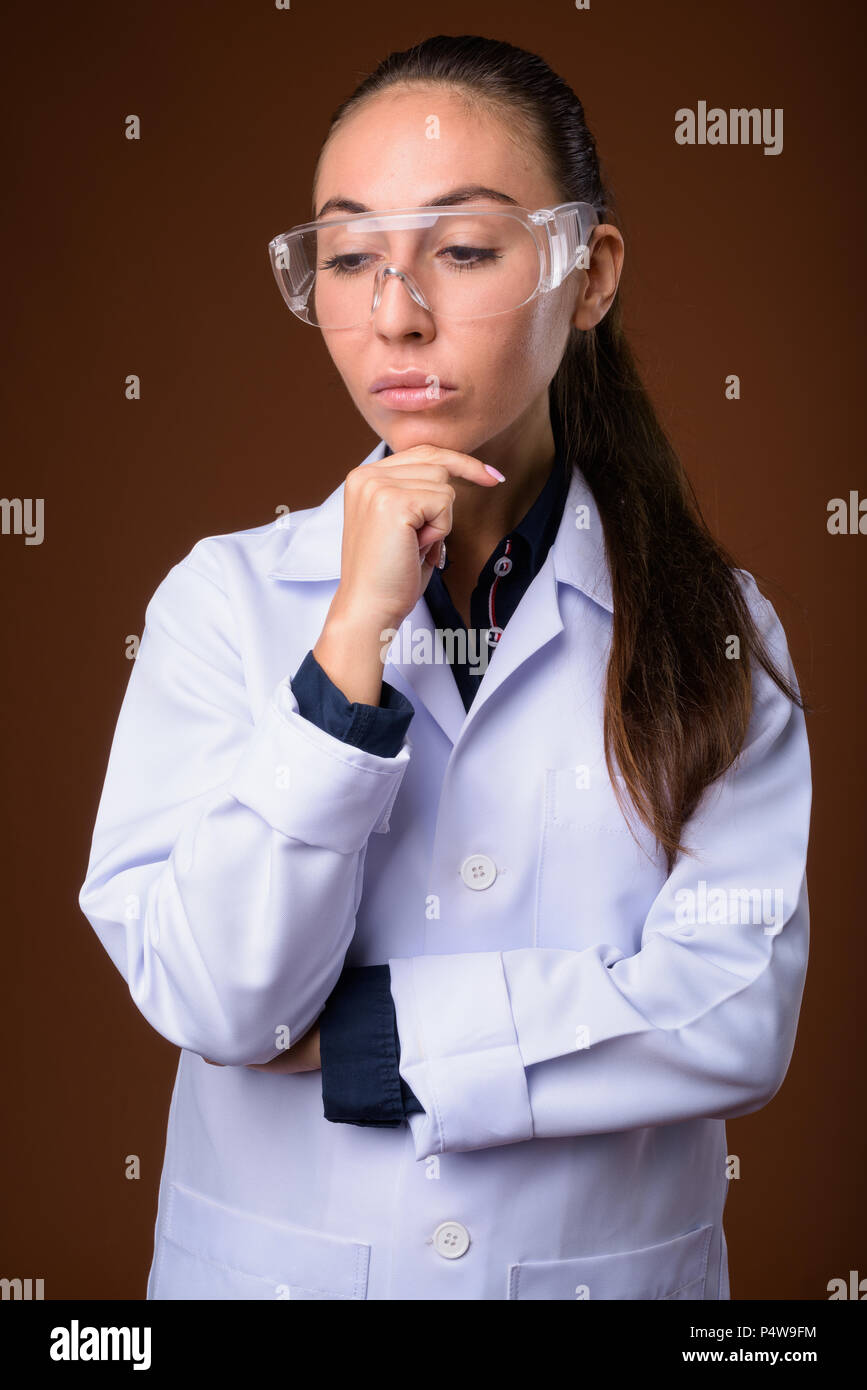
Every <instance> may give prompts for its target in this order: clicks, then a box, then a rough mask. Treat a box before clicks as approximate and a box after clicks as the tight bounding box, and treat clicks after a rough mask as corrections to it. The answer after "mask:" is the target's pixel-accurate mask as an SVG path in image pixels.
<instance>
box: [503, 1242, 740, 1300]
mask: <svg viewBox="0 0 867 1390" xmlns="http://www.w3.org/2000/svg"><path fill="white" fill-rule="evenodd" d="M712 1233H713V1225H707V1226H699V1227H698V1228H697V1229H696V1230H694V1231H687V1232H686V1233H685V1234H684V1235H681V1236H675V1238H674V1240H668V1241H664V1242H663V1243H662V1244H661V1245H645V1246H643V1247H642V1248H641V1249H640V1250H626V1251H623V1252H622V1253H620V1254H617V1255H586V1256H580V1257H579V1258H578V1259H576V1260H537V1261H532V1260H531V1261H528V1262H526V1263H524V1264H513V1265H509V1271H508V1292H507V1295H506V1296H507V1298H525V1299H526V1298H536V1299H576V1300H579V1301H581V1300H584V1299H594V1298H596V1299H600V1298H602V1299H621V1298H631V1299H660V1300H662V1299H703V1298H704V1288H705V1278H706V1275H707V1256H708V1250H709V1248H710V1238H711V1235H712Z"/></svg>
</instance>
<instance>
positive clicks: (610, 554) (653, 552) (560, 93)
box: [313, 35, 807, 872]
mask: <svg viewBox="0 0 867 1390" xmlns="http://www.w3.org/2000/svg"><path fill="white" fill-rule="evenodd" d="M407 83H422V84H424V85H425V86H430V85H433V84H436V83H440V84H442V85H444V86H446V87H448V88H450V89H452V90H453V91H454V92H455V93H456V94H457V95H459V96H462V97H464V99H466V100H467V102H468V104H469V106H470V107H471V108H472V107H473V106H475V107H476V108H477V109H478V108H481V109H482V110H484V111H485V112H487V113H490V114H492V115H494V116H498V117H499V118H501V119H504V120H505V122H506V124H507V126H508V129H509V132H510V134H511V135H512V136H514V137H515V138H518V139H520V140H523V141H524V142H525V143H526V144H528V145H529V146H530V147H531V148H532V149H533V152H534V155H535V156H537V157H539V158H541V160H542V161H544V167H546V168H547V171H548V173H549V175H550V177H551V178H552V179H553V182H554V184H555V186H556V187H557V188H558V189H559V191H560V198H561V201H563V202H573V201H575V202H585V203H590V204H592V206H593V207H594V208H595V210H596V212H597V214H598V216H599V220H600V222H608V223H611V224H614V225H616V223H617V215H616V210H615V209H614V207H613V203H612V199H611V196H610V194H609V191H608V189H607V188H606V187H605V186H604V184H603V181H602V177H601V173H600V167H599V159H598V156H597V153H596V144H595V141H594V139H593V136H592V135H591V133H590V131H589V130H588V128H587V124H586V122H585V119H584V109H583V107H582V105H581V102H580V101H579V100H578V98H577V96H576V95H575V93H574V92H573V91H572V89H571V88H570V87H569V86H568V84H567V83H566V82H564V81H563V79H562V78H560V77H558V76H557V74H556V73H555V72H553V71H552V69H551V68H550V67H549V66H548V64H547V63H546V62H545V61H544V60H543V59H542V58H540V57H538V56H537V55H536V54H534V53H529V52H527V51H526V50H525V49H522V48H516V47H514V46H513V45H512V44H509V43H504V42H501V41H500V40H497V39H486V38H481V37H478V36H476V35H461V36H450V35H438V36H437V37H435V38H429V39H425V40H424V41H423V42H421V43H418V44H416V45H415V46H414V47H412V48H410V49H407V50H406V51H405V52H402V53H391V54H390V55H389V56H388V57H387V58H385V59H384V61H383V62H382V63H380V65H379V67H378V68H377V69H376V70H375V71H374V72H372V73H371V74H369V76H367V77H366V78H365V79H364V81H363V82H362V83H361V84H360V85H359V86H358V87H357V88H356V90H355V91H354V92H353V94H352V95H351V96H350V97H349V98H348V99H347V100H346V101H344V102H343V103H342V104H341V105H340V106H339V107H338V108H337V110H336V111H335V113H334V115H333V117H332V120H331V127H330V130H329V138H330V136H331V135H333V133H334V132H335V130H336V129H337V127H338V125H340V124H342V122H343V121H344V120H345V119H346V118H347V117H348V116H349V115H350V114H351V113H352V112H354V111H355V110H356V109H357V108H358V107H359V105H360V104H361V103H362V102H364V101H365V100H367V99H368V98H370V97H372V96H374V95H376V94H378V93H380V92H383V91H385V90H387V89H388V88H391V87H404V86H405V85H406V84H407ZM326 144H327V141H326ZM323 152H324V147H323ZM321 160H322V155H321V154H320V163H321ZM317 173H318V166H317ZM313 215H314V216H315V212H314V214H313ZM549 401H550V409H551V422H552V429H553V430H554V433H555V436H556V438H557V440H558V443H559V445H560V448H561V450H562V451H563V452H564V455H565V458H566V462H567V465H568V467H569V469H570V471H571V469H572V468H573V467H575V468H578V469H580V471H581V473H582V474H583V475H584V478H585V479H586V481H587V484H588V486H589V487H590V490H591V491H592V493H593V496H594V498H595V501H596V505H597V507H598V509H599V515H600V517H601V520H602V525H603V529H604V534H605V549H606V554H607V558H608V565H609V569H610V574H611V583H612V593H613V608H614V623H613V635H612V647H611V655H610V659H609V663H608V672H607V679H606V692H605V716H604V735H603V736H604V745H605V760H606V765H607V767H608V771H609V774H610V775H611V778H612V785H613V787H614V791H615V795H616V796H617V799H618V802H619V804H620V806H621V809H622V810H623V811H624V813H626V812H627V807H626V805H625V803H624V799H623V797H622V796H621V792H620V788H619V786H618V782H617V777H616V776H615V775H614V774H615V765H616V767H617V769H619V772H620V774H621V775H622V778H623V781H624V783H625V786H626V789H627V791H628V793H629V796H630V798H631V800H632V803H633V806H634V807H635V809H636V810H637V812H638V814H639V816H640V819H641V820H642V821H643V822H644V824H645V825H646V826H647V827H648V828H649V829H650V830H651V831H652V833H653V834H654V836H655V838H656V842H657V844H658V845H659V846H661V848H662V849H663V850H664V852H665V856H666V860H667V863H668V869H669V872H670V871H671V868H672V866H673V864H674V861H675V858H676V856H677V855H678V854H679V853H690V852H691V851H690V850H689V848H688V847H687V846H686V845H684V844H682V843H681V834H682V830H683V826H684V824H685V823H686V822H687V821H688V819H689V817H690V816H691V815H692V813H693V811H694V810H695V808H696V806H697V805H698V802H699V800H700V798H701V795H702V793H703V791H704V790H705V788H706V787H707V786H708V785H709V784H710V783H711V782H713V781H714V780H715V779H716V778H718V777H719V776H721V775H722V774H723V773H724V772H725V771H726V770H727V769H728V768H729V767H730V766H732V764H733V763H734V762H735V760H736V758H737V756H738V754H739V752H740V751H741V748H742V746H743V743H744V740H745V737H746V732H747V728H748V725H749V720H750V713H751V709H752V673H751V661H752V659H755V660H756V661H758V662H759V663H760V664H761V665H762V666H763V667H764V669H765V671H766V672H767V673H768V675H769V676H770V677H771V679H772V680H773V681H774V682H775V683H776V684H777V685H778V686H779V688H780V689H781V690H783V691H784V692H785V694H786V695H787V696H788V698H789V699H791V700H792V701H794V702H795V703H796V704H797V705H798V706H799V707H800V708H801V709H804V708H807V707H806V706H805V705H804V703H803V701H802V700H801V697H800V695H799V692H798V690H797V688H796V687H794V686H793V685H792V684H791V682H790V681H789V680H788V679H787V677H786V675H785V674H784V673H783V672H782V671H780V670H779V669H778V668H777V667H776V665H775V664H774V662H773V660H772V658H771V656H770V654H769V652H768V651H767V649H766V647H765V645H764V643H763V641H762V638H761V635H760V633H759V632H758V630H757V628H756V625H755V623H754V621H753V619H752V616H751V613H750V611H749V608H748V605H747V602H746V600H745V598H744V594H743V592H742V589H741V581H740V580H739V579H738V576H737V574H736V573H735V568H734V562H733V560H732V559H731V557H730V556H729V555H728V554H727V552H726V551H725V550H724V549H723V548H722V546H720V545H719V544H718V542H717V541H716V540H715V539H714V537H713V536H712V535H711V533H710V531H709V530H708V527H707V525H706V523H705V521H704V519H703V517H702V515H701V511H700V508H699V505H698V502H697V500H696V497H695V494H694V492H693V489H692V486H691V484H690V482H689V480H688V478H687V476H686V474H685V472H684V469H683V467H682V465H681V463H680V461H679V459H678V457H677V454H676V453H675V451H674V448H673V446H672V445H671V443H670V441H669V440H668V438H667V437H666V434H665V431H664V430H663V428H662V426H661V424H660V423H659V420H658V419H657V417H656V413H655V411H654V408H653V405H652V404H651V401H650V399H649V397H648V395H647V392H646V390H645V388H644V386H643V384H642V381H641V378H640V375H639V372H638V369H637V367H636V364H635V360H634V358H633V355H632V352H631V351H630V348H629V345H628V343H627V341H626V337H625V335H624V330H623V317H622V307H621V296H620V293H619V292H618V293H617V294H616V295H615V297H614V300H613V302H612V304H611V307H610V308H609V310H608V312H607V313H606V314H605V316H604V318H603V319H602V320H601V321H600V323H598V324H597V325H596V327H595V328H592V329H589V330H587V331H581V330H579V329H577V328H575V327H574V325H573V327H572V329H571V333H570V337H569V341H568V344H567V347H566V350H565V352H564V355H563V358H562V360H561V362H560V366H559V367H558V369H557V372H556V374H555V376H554V378H553V380H552V382H551V384H550V387H549ZM733 636H736V637H738V638H739V639H740V647H739V654H740V658H741V659H735V660H733V659H730V658H729V656H728V655H727V653H726V645H727V643H728V642H729V641H730V639H731V637H733ZM627 819H628V817H627Z"/></svg>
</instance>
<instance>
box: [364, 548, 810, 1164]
mask: <svg viewBox="0 0 867 1390" xmlns="http://www.w3.org/2000/svg"><path fill="white" fill-rule="evenodd" d="M742 573H744V572H742ZM748 585H749V588H750V590H751V592H752V600H753V605H752V606H753V608H754V615H755V616H756V618H757V621H758V625H759V629H760V631H761V632H762V635H763V636H764V638H765V640H766V642H767V643H768V645H769V648H770V651H771V653H772V655H773V656H774V658H775V660H776V661H777V664H778V666H779V667H780V669H782V670H783V671H784V672H787V673H788V675H789V678H790V680H792V681H793V682H794V681H795V673H794V670H793V668H792V663H791V660H790V658H789V654H788V650H787V647H786V642H785V636H784V634H783V630H782V627H781V624H780V622H779V619H778V618H777V615H776V613H775V612H774V610H773V607H772V606H771V605H770V604H769V603H768V602H767V600H765V599H763V598H762V596H761V595H760V594H759V591H758V589H757V587H756V586H755V581H754V580H753V579H752V576H748ZM753 685H754V693H753V709H752V714H751V719H750V725H749V728H748V731H747V736H746V739H745V742H744V745H743V748H742V751H741V756H740V759H739V760H738V762H737V763H736V764H735V765H734V766H733V767H732V768H730V769H729V771H728V772H727V773H726V774H725V775H724V776H723V777H722V778H719V779H717V781H716V782H715V783H714V784H713V785H712V786H711V787H709V788H708V789H706V791H705V794H704V796H703V798H702V801H701V802H700V803H699V806H698V807H697V810H696V813H695V814H694V815H693V816H692V817H691V819H690V821H689V824H688V826H687V827H686V828H685V841H686V844H687V845H688V846H690V847H692V848H693V849H694V850H695V851H696V854H697V857H696V858H689V857H687V856H684V855H681V856H680V857H679V858H678V860H677V862H676V863H675V865H674V868H673V870H672V872H671V874H670V875H669V877H668V878H667V880H666V882H665V884H664V885H663V887H662V890H661V891H660V892H659V894H658V895H657V897H656V898H655V899H654V900H653V902H652V904H651V906H650V910H649V913H648V915H647V917H646V920H645V921H644V922H643V924H642V923H637V924H636V927H635V939H636V941H638V942H640V948H639V949H637V950H636V951H635V953H634V954H627V953H625V952H624V951H623V950H622V949H620V948H619V947H618V946H616V945H613V944H611V937H610V936H609V935H606V932H607V928H608V927H609V925H610V924H608V923H606V922H604V921H600V922H599V924H598V944H597V945H593V946H589V947H587V948H585V949H583V950H559V949H547V948H526V949H519V950H505V951H484V952H470V953H467V954H465V955H442V956H428V955H424V956H417V957H413V958H396V959H392V960H390V961H389V966H390V969H391V982H392V995H393V998H394V1001H395V1008H396V1013H397V1024H398V1032H399V1035H400V1042H401V1054H400V1070H401V1074H402V1075H403V1077H404V1079H405V1080H406V1081H407V1082H408V1084H409V1085H410V1086H411V1087H412V1089H413V1091H414V1092H415V1094H416V1095H417V1096H418V1098H419V1101H420V1102H421V1104H422V1105H423V1107H424V1114H419V1115H413V1116H411V1117H410V1121H409V1123H410V1126H411V1128H412V1134H413V1141H414V1146H415V1154H416V1158H417V1159H422V1158H426V1157H428V1156H429V1155H431V1154H438V1153H449V1152H452V1151H461V1150H469V1149H481V1148H487V1147H489V1146H493V1145H498V1144H512V1143H516V1142H518V1141H521V1140H526V1139H531V1138H543V1139H549V1138H558V1137H564V1136H569V1135H582V1134H594V1133H600V1132H608V1131H615V1130H624V1129H632V1128H637V1127H641V1126H646V1125H667V1124H676V1123H678V1122H679V1121H683V1120H689V1119H692V1118H696V1117H700V1116H707V1117H713V1118H720V1119H722V1118H726V1117H735V1116H738V1115H745V1114H748V1113H749V1112H751V1111H754V1110H758V1109H760V1108H761V1107H762V1106H763V1105H765V1104H766V1103H767V1102H768V1101H769V1100H770V1099H771V1098H772V1097H773V1096H774V1095H775V1093H776V1092H777V1090H778V1089H779V1087H780V1086H781V1084H782V1081H783V1078H784V1077H785V1074H786V1071H787V1069H788V1065H789V1062H790V1059H791V1055H792V1051H793V1048H794V1041H795V1032H796V1028H797V1021H798V1015H799V1011H800V1004H801V997H802V993H803V987H804V980H805V974H806V966H807V952H808V937H809V927H808V900H807V883H806V855H807V840H808V832H809V820H810V803H811V781H810V758H809V750H808V743H807V734H806V727H805V721H804V715H803V711H802V710H801V709H800V708H799V707H798V706H797V705H795V704H793V703H792V702H791V701H790V700H789V699H788V698H787V697H786V696H785V694H784V693H783V692H782V691H781V690H780V689H779V688H778V687H777V686H776V685H775V684H774V683H773V682H772V681H771V679H770V677H768V676H767V674H766V673H765V672H764V670H763V669H762V668H760V667H755V666H754V679H753ZM702 884H704V887H702ZM756 889H763V890H766V891H767V896H766V897H765V898H764V899H762V909H761V910H759V908H758V901H757V899H756V898H755V892H754V890H756ZM715 890H722V892H719V891H715ZM575 892H576V893H580V884H577V885H576V886H575ZM746 895H749V897H747V896H746ZM757 919H758V920H757ZM617 939H618V940H620V941H622V940H623V939H624V935H623V932H622V931H621V932H619V933H618V936H617Z"/></svg>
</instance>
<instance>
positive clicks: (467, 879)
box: [461, 854, 497, 888]
mask: <svg viewBox="0 0 867 1390" xmlns="http://www.w3.org/2000/svg"><path fill="white" fill-rule="evenodd" d="M496 877H497V866H496V864H495V863H494V861H493V859H491V857H490V856H489V855H487V854H471V855H469V856H468V857H467V858H466V859H465V860H464V862H463V864H462V865H461V878H462V879H463V881H464V883H465V884H466V885H467V887H468V888H490V886H491V884H492V883H493V881H494V879H495V878H496Z"/></svg>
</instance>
